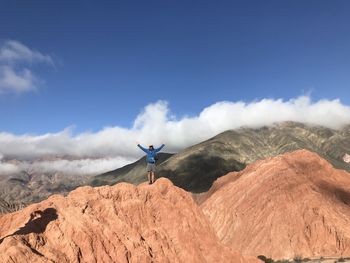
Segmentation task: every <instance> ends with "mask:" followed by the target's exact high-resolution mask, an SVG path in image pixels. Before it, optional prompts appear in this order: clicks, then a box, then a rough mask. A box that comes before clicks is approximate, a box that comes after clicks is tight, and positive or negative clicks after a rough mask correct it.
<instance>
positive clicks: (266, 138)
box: [89, 122, 350, 193]
mask: <svg viewBox="0 0 350 263" xmlns="http://www.w3.org/2000/svg"><path fill="white" fill-rule="evenodd" d="M298 149H308V150H310V151H313V152H316V153H318V154H319V155H320V156H322V157H323V158H325V159H326V160H328V161H329V162H330V163H332V164H333V165H334V166H335V167H337V168H339V169H344V170H347V171H350V166H349V164H346V163H345V162H344V161H343V156H344V154H345V153H346V152H350V126H347V127H344V128H343V129H341V130H332V129H329V128H325V127H320V126H309V125H306V124H301V123H295V122H283V123H279V124H276V125H274V126H271V127H263V128H258V129H252V128H241V129H237V130H229V131H226V132H223V133H221V134H219V135H217V136H215V137H213V138H211V139H209V140H207V141H204V142H202V143H199V144H197V145H194V146H191V147H189V148H186V149H185V150H183V151H181V152H179V153H177V154H175V155H173V156H171V157H170V158H168V159H167V160H165V161H164V162H162V163H161V164H159V165H158V167H157V169H158V172H157V174H158V176H160V177H166V178H169V179H170V180H171V181H172V182H173V183H174V184H175V185H177V186H179V187H181V188H183V189H186V190H187V191H191V192H195V193H199V192H205V191H208V189H209V188H210V187H211V185H212V183H213V182H214V181H215V180H216V179H217V178H218V177H220V176H222V175H224V174H226V173H228V172H231V171H240V170H242V169H244V167H245V166H246V165H247V164H250V163H252V162H254V161H256V160H260V159H264V158H267V157H271V156H276V155H279V154H282V153H286V152H291V151H295V150H298ZM142 163H144V162H143V161H138V162H137V163H135V164H133V165H130V166H128V169H127V170H126V171H125V170H124V169H125V168H122V169H117V170H115V171H111V172H109V173H108V181H107V183H108V184H111V183H112V184H113V183H116V182H120V181H125V182H130V183H135V184H137V183H139V182H141V181H146V175H145V164H143V165H144V166H143V167H142ZM133 166H135V168H133ZM104 176H106V175H102V176H96V177H94V178H92V180H91V181H90V182H89V184H90V185H102V184H104V183H105V182H104V180H103V177H104ZM101 178H102V179H101Z"/></svg>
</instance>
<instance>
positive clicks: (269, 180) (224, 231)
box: [200, 150, 350, 259]
mask: <svg viewBox="0 0 350 263" xmlns="http://www.w3.org/2000/svg"><path fill="white" fill-rule="evenodd" d="M200 201H201V202H202V205H201V207H202V209H203V211H204V213H205V214H206V215H207V217H208V218H209V221H210V222H211V223H212V226H213V227H214V230H215V231H216V233H217V235H218V236H219V238H220V240H221V241H222V242H223V243H224V244H225V245H228V246H230V247H234V248H236V249H238V250H239V251H241V252H242V253H243V254H249V255H256V256H257V255H260V254H262V255H265V256H268V257H272V258H274V259H277V258H293V257H295V256H302V257H315V256H316V257H318V256H338V257H339V256H341V255H343V256H349V255H350V174H349V173H347V172H345V171H342V170H336V169H334V168H333V167H332V166H331V165H330V164H329V163H328V162H327V161H325V160H324V159H322V158H320V157H319V156H318V155H317V154H315V153H311V152H308V151H306V150H301V151H296V152H292V153H287V154H283V155H280V156H277V157H274V158H269V159H266V160H262V161H258V162H256V163H254V164H252V165H249V166H248V167H247V168H246V169H245V170H243V171H241V172H239V173H230V174H228V175H226V176H224V177H221V178H219V179H218V180H217V181H216V182H215V183H214V185H213V187H212V189H211V190H210V191H209V192H208V193H207V194H206V195H205V196H204V197H203V196H201V200H200Z"/></svg>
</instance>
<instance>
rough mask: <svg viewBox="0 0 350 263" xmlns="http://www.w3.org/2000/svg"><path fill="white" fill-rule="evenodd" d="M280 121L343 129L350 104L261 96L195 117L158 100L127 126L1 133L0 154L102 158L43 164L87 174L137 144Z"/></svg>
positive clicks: (126, 156)
mask: <svg viewBox="0 0 350 263" xmlns="http://www.w3.org/2000/svg"><path fill="white" fill-rule="evenodd" d="M282 121H295V122H302V123H308V124H312V125H322V126H325V127H328V128H332V129H339V128H341V127H343V126H344V125H347V124H350V107H349V106H347V105H344V104H342V103H341V102H340V101H339V100H319V101H316V102H313V101H311V99H310V98H309V97H307V96H302V97H299V98H295V99H291V100H288V101H285V100H282V99H277V100H274V99H263V100H260V101H254V102H250V103H246V102H242V101H239V102H230V101H223V102H218V103H215V104H213V105H211V106H209V107H207V108H205V109H203V110H202V112H200V114H198V115H197V116H184V117H180V118H178V117H176V116H174V115H173V114H172V113H171V112H170V109H169V107H168V104H167V102H165V101H158V102H156V103H153V104H149V105H147V106H146V107H145V108H144V110H143V111H142V112H141V113H140V114H139V115H138V116H137V117H136V119H135V121H134V124H133V126H132V127H131V128H129V129H126V128H121V127H106V128H104V129H102V130H101V131H99V132H96V133H81V134H78V135H74V134H73V132H72V130H71V129H69V128H68V129H65V130H63V131H61V132H58V133H48V134H43V135H28V134H25V135H21V136H16V135H13V134H11V133H6V132H2V133H0V153H1V154H2V155H3V156H4V157H5V158H7V159H17V160H34V159H36V158H42V157H45V156H73V157H74V158H75V159H76V158H81V159H83V160H84V159H85V160H87V159H88V158H98V160H100V161H95V160H94V161H93V162H91V160H92V159H91V160H90V161H89V162H88V161H86V163H85V161H81V163H79V162H78V163H76V164H77V165H73V166H70V163H69V162H73V161H68V160H67V163H66V162H64V161H62V163H60V162H58V163H54V162H52V161H51V162H49V163H45V165H43V163H42V164H41V166H40V167H41V168H42V169H46V168H45V167H46V166H47V167H56V168H57V170H61V171H65V172H68V170H73V171H77V172H79V171H84V172H88V171H89V169H92V168H88V167H92V166H96V167H105V168H106V169H107V168H111V166H113V165H112V163H113V162H114V160H115V163H116V164H118V165H116V166H119V167H120V166H122V165H124V164H126V163H127V162H130V161H132V160H136V159H137V158H139V157H140V156H141V155H142V152H141V151H140V150H139V149H138V148H137V147H136V142H140V143H141V144H143V145H146V146H147V145H149V144H154V145H156V146H157V145H160V144H161V143H165V144H166V148H165V151H167V152H177V151H179V150H181V149H183V148H185V147H188V146H190V145H192V144H195V143H198V142H201V141H203V140H206V139H208V138H210V137H212V136H215V135H216V134H218V133H220V132H223V131H225V130H228V129H237V128H240V127H242V126H246V127H252V128H258V127H262V126H266V125H273V124H274V123H277V122H282ZM117 160H119V161H117ZM75 162H77V161H75ZM87 163H89V164H91V166H90V165H87ZM73 167H74V168H73ZM114 168H117V167H115V166H114ZM6 169H7V170H11V167H10V166H6V165H5V164H4V162H2V163H0V173H1V172H2V170H6ZM50 169H51V168H50ZM101 170H103V169H102V168H101ZM96 172H97V171H96Z"/></svg>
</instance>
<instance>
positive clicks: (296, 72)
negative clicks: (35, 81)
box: [0, 0, 350, 134]
mask: <svg viewBox="0 0 350 263" xmlns="http://www.w3.org/2000/svg"><path fill="white" fill-rule="evenodd" d="M349 14H350V1H346V0H343V1H339V0H329V1H322V0H284V1H279V0H276V1H269V0H265V1H261V0H256V1H249V0H248V1H243V0H242V1H203V0H202V1H188V0H186V1H164V0H161V1H43V0H42V1H16V0H3V1H1V2H0V40H1V41H6V40H16V41H19V42H21V43H22V44H24V45H26V46H27V47H29V48H31V49H34V50H38V51H40V52H42V53H43V54H49V55H50V56H51V57H52V59H53V61H54V64H55V65H54V66H52V65H48V64H38V65H32V66H31V69H32V71H33V72H34V73H35V74H36V75H37V76H38V77H39V78H40V79H41V80H42V83H41V85H40V87H39V88H38V90H37V91H35V92H27V93H22V94H13V93H5V94H0V112H1V115H0V131H7V132H11V133H16V134H22V133H37V134H40V133H44V132H55V131H60V130H62V129H63V128H65V127H67V126H70V125H76V129H77V131H85V130H92V131H96V130H99V129H101V128H102V127H104V126H115V125H118V126H124V127H130V126H131V125H132V122H133V120H134V118H135V116H137V114H138V113H139V112H140V110H142V108H143V107H144V106H145V105H147V104H149V103H151V102H156V101H158V100H159V99H162V100H166V101H168V102H169V103H170V108H171V110H172V112H173V113H174V114H176V115H178V116H182V115H194V114H198V113H199V112H200V111H201V110H202V109H203V108H204V107H206V106H209V105H211V104H213V103H215V102H217V101H222V100H228V101H238V100H244V101H252V100H255V99H258V100H259V99H262V98H284V99H289V98H294V97H297V96H299V95H302V94H305V93H308V92H311V94H312V98H313V99H314V100H318V99H321V98H328V99H333V98H340V99H341V101H342V102H343V103H345V104H350V97H349V87H350V15H349Z"/></svg>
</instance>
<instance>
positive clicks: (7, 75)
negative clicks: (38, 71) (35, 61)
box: [0, 66, 37, 93]
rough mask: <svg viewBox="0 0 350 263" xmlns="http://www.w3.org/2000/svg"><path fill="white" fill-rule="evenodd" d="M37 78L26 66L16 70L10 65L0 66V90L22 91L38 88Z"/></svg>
mask: <svg viewBox="0 0 350 263" xmlns="http://www.w3.org/2000/svg"><path fill="white" fill-rule="evenodd" d="M36 84H37V80H36V78H35V77H34V76H33V74H32V72H31V71H30V70H29V69H27V68H24V69H23V70H22V71H17V72H16V71H15V70H14V69H13V68H11V67H8V66H0V92H1V91H2V92H7V91H14V92H16V93H22V92H25V91H31V90H35V89H36Z"/></svg>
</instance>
